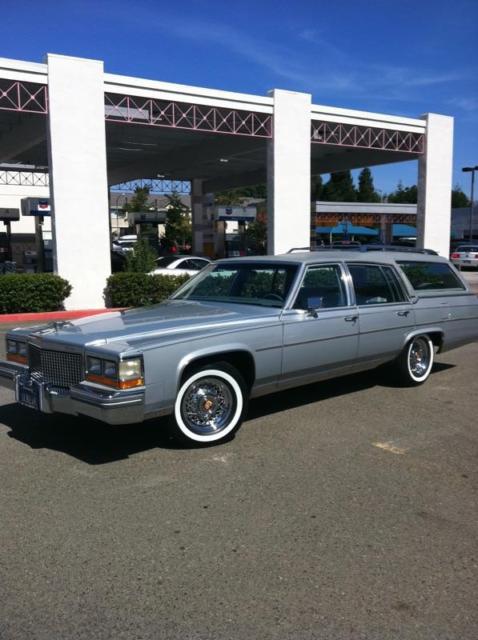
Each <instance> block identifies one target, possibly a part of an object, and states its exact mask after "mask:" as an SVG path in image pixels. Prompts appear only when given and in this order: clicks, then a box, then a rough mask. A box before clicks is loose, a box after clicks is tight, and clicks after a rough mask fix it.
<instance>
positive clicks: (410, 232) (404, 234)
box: [392, 224, 417, 238]
mask: <svg viewBox="0 0 478 640" xmlns="http://www.w3.org/2000/svg"><path fill="white" fill-rule="evenodd" d="M392 235H393V237H394V238H416V237H417V229H416V227H412V226H411V225H409V224H394V225H392Z"/></svg>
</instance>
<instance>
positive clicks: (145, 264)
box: [125, 238, 157, 273]
mask: <svg viewBox="0 0 478 640" xmlns="http://www.w3.org/2000/svg"><path fill="white" fill-rule="evenodd" d="M156 258H157V255H156V252H155V251H154V249H153V248H152V247H151V245H150V244H149V242H148V240H147V238H139V240H138V241H137V242H136V244H135V245H134V247H133V251H128V253H127V254H126V265H125V271H128V272H130V273H148V272H149V271H152V270H153V269H154V267H155V266H156V262H155V260H156Z"/></svg>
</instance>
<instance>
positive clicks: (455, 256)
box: [451, 253, 460, 260]
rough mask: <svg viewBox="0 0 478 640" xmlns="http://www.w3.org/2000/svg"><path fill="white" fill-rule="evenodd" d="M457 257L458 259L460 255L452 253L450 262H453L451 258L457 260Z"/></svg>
mask: <svg viewBox="0 0 478 640" xmlns="http://www.w3.org/2000/svg"><path fill="white" fill-rule="evenodd" d="M459 257H460V254H459V253H452V254H451V259H452V260H453V258H455V259H456V258H459Z"/></svg>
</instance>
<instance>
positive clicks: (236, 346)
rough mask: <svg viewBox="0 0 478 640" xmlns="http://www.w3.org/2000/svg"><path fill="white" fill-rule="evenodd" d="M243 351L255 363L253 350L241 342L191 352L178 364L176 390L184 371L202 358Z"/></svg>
mask: <svg viewBox="0 0 478 640" xmlns="http://www.w3.org/2000/svg"><path fill="white" fill-rule="evenodd" d="M238 351H242V352H243V353H247V354H248V355H249V356H251V358H252V361H253V362H255V358H254V352H253V351H252V350H251V348H250V347H249V346H247V345H245V344H242V343H240V342H229V343H225V344H221V345H218V346H217V347H205V348H203V349H195V350H194V351H191V352H189V353H188V354H187V355H185V356H183V358H181V360H179V362H178V366H177V369H176V388H178V386H179V381H180V380H181V376H182V375H183V372H184V370H185V369H186V367H187V366H189V365H190V364H191V363H192V362H194V361H195V360H199V359H201V358H207V357H211V356H220V355H223V354H224V355H225V354H227V353H231V352H236V353H237V352H238Z"/></svg>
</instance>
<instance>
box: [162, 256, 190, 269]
mask: <svg viewBox="0 0 478 640" xmlns="http://www.w3.org/2000/svg"><path fill="white" fill-rule="evenodd" d="M177 259H178V256H164V257H163V258H157V259H156V267H157V268H158V269H165V268H166V267H169V265H170V264H172V263H173V262H176V261H177ZM183 268H184V267H183Z"/></svg>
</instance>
